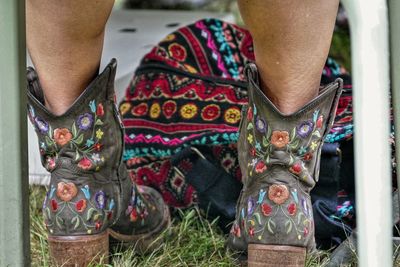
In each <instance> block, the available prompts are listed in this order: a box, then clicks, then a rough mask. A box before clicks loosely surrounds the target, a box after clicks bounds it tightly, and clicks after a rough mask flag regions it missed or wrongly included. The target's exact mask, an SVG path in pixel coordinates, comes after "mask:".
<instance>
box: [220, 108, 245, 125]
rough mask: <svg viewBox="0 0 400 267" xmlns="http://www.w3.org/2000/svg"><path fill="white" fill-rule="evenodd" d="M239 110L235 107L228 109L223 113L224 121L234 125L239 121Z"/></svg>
mask: <svg viewBox="0 0 400 267" xmlns="http://www.w3.org/2000/svg"><path fill="white" fill-rule="evenodd" d="M240 113H241V112H240V109H239V108H237V107H233V108H229V109H227V110H226V111H225V114H224V119H225V121H226V122H227V123H230V124H235V123H238V122H239V121H240Z"/></svg>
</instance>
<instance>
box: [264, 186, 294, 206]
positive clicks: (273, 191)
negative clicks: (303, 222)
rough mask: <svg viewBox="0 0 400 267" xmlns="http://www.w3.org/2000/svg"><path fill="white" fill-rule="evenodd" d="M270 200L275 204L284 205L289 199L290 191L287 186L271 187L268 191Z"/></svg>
mask: <svg viewBox="0 0 400 267" xmlns="http://www.w3.org/2000/svg"><path fill="white" fill-rule="evenodd" d="M268 198H269V199H270V200H271V201H272V202H274V203H275V204H278V205H282V204H283V203H285V202H286V200H287V199H288V198H289V190H288V189H287V187H286V185H281V184H274V185H271V186H270V187H269V190H268Z"/></svg>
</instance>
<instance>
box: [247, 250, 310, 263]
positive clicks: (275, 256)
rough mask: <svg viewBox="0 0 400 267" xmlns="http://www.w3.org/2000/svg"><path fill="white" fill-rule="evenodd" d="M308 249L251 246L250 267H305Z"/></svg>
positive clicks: (249, 254) (249, 251)
mask: <svg viewBox="0 0 400 267" xmlns="http://www.w3.org/2000/svg"><path fill="white" fill-rule="evenodd" d="M305 262H306V248H302V247H293V246H275V245H260V244H249V246H248V259H247V264H248V267H261V266H262V267H304V266H305Z"/></svg>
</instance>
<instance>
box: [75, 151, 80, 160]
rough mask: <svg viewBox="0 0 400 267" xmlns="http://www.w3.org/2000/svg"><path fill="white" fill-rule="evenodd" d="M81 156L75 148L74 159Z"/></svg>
mask: <svg viewBox="0 0 400 267" xmlns="http://www.w3.org/2000/svg"><path fill="white" fill-rule="evenodd" d="M80 158H81V154H79V152H78V150H75V160H79V159H80Z"/></svg>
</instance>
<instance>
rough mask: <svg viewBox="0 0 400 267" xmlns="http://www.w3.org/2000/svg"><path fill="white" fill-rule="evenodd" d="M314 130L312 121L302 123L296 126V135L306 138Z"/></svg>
mask: <svg viewBox="0 0 400 267" xmlns="http://www.w3.org/2000/svg"><path fill="white" fill-rule="evenodd" d="M313 128H314V123H313V122H312V121H303V122H302V123H301V124H300V125H299V126H297V134H298V135H299V136H300V137H302V138H306V137H308V136H309V135H310V133H311V132H312V130H313Z"/></svg>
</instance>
